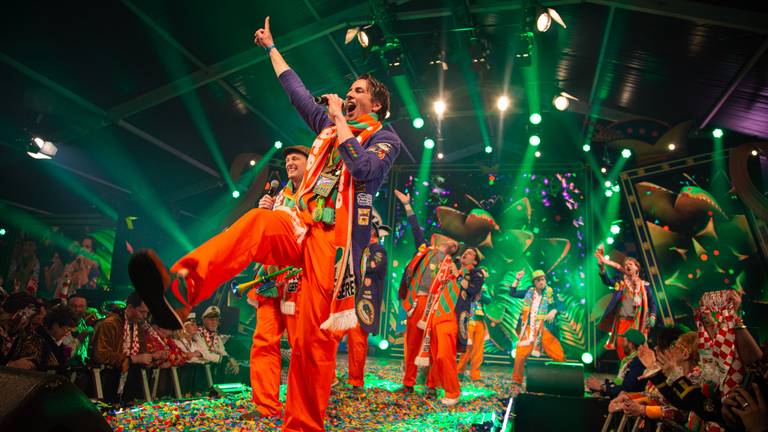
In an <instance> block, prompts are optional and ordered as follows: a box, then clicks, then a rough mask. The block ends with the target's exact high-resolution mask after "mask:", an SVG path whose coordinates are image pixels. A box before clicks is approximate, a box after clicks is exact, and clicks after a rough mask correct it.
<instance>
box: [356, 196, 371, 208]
mask: <svg viewBox="0 0 768 432" xmlns="http://www.w3.org/2000/svg"><path fill="white" fill-rule="evenodd" d="M357 205H359V206H363V207H370V206H372V205H373V195H371V194H368V193H361V194H357Z"/></svg>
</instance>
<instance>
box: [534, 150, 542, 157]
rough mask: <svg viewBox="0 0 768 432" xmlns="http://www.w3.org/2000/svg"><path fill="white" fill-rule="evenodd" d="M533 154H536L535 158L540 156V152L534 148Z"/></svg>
mask: <svg viewBox="0 0 768 432" xmlns="http://www.w3.org/2000/svg"><path fill="white" fill-rule="evenodd" d="M533 155H534V156H536V157H537V158H539V157H541V152H540V151H538V150H536V152H535V153H534V154H533Z"/></svg>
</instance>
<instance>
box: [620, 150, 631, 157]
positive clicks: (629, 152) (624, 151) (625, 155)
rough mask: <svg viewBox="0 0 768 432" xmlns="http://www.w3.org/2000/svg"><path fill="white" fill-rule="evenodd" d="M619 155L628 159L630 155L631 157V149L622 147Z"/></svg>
mask: <svg viewBox="0 0 768 432" xmlns="http://www.w3.org/2000/svg"><path fill="white" fill-rule="evenodd" d="M621 155H622V156H623V157H624V159H629V158H630V157H632V150H630V149H624V150H622V151H621Z"/></svg>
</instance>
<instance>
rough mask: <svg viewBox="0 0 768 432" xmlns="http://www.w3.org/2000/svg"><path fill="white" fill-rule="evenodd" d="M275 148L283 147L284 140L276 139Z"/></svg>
mask: <svg viewBox="0 0 768 432" xmlns="http://www.w3.org/2000/svg"><path fill="white" fill-rule="evenodd" d="M275 148H276V149H278V150H280V149H281V148H283V142H282V141H275Z"/></svg>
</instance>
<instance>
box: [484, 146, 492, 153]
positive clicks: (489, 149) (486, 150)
mask: <svg viewBox="0 0 768 432" xmlns="http://www.w3.org/2000/svg"><path fill="white" fill-rule="evenodd" d="M485 152H486V153H491V152H493V147H491V146H485Z"/></svg>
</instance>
